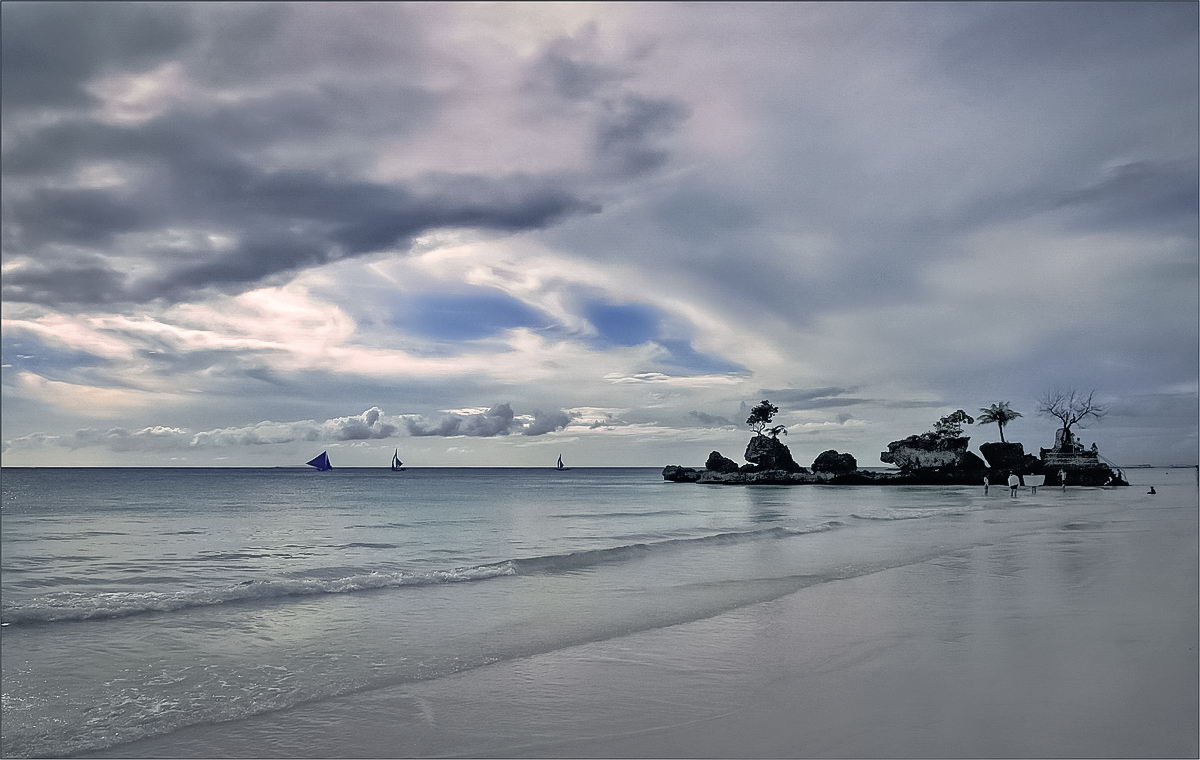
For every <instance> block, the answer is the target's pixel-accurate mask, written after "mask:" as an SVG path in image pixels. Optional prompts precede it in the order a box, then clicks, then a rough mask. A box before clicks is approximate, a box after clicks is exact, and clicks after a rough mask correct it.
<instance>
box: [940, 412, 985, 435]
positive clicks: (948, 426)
mask: <svg viewBox="0 0 1200 760" xmlns="http://www.w3.org/2000/svg"><path fill="white" fill-rule="evenodd" d="M973 422H975V419H974V418H973V417H971V415H969V414H967V413H966V412H964V411H963V410H962V409H959V410H958V411H956V412H955V413H954V414H947V415H946V416H945V417H943V418H941V419H940V420H938V421H937V424H935V425H934V426H933V434H934V435H935V436H936V437H937V438H939V439H941V440H943V441H949V440H953V439H955V438H961V437H962V434H963V429H962V426H963V425H964V424H965V425H970V424H972V423H973Z"/></svg>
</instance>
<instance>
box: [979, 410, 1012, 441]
mask: <svg viewBox="0 0 1200 760" xmlns="http://www.w3.org/2000/svg"><path fill="white" fill-rule="evenodd" d="M979 411H980V412H982V414H980V415H979V424H980V425H987V424H989V423H992V422H994V423H996V424H997V425H999V426H1000V443H1007V441H1005V440H1004V426H1005V425H1007V424H1008V423H1010V422H1012V421H1013V420H1015V419H1016V418H1018V417H1020V416H1021V413H1020V412H1014V411H1013V410H1012V409H1010V408H1009V406H1008V402H1007V401H1001V402H1000V403H999V404H992V405H991V406H989V407H987V408H984V407H980V408H979Z"/></svg>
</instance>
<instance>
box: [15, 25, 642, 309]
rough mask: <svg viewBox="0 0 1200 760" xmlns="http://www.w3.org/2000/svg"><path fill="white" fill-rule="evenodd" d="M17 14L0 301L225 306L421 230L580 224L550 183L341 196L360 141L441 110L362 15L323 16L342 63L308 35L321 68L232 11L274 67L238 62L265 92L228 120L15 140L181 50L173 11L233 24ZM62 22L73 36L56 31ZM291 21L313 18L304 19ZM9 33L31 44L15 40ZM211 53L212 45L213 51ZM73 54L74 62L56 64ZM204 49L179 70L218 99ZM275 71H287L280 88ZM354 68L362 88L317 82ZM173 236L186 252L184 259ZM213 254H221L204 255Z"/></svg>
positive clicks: (216, 72) (280, 33)
mask: <svg viewBox="0 0 1200 760" xmlns="http://www.w3.org/2000/svg"><path fill="white" fill-rule="evenodd" d="M27 5H28V4H21V3H18V4H16V10H15V11H13V12H10V4H8V3H5V4H4V8H5V17H4V18H5V27H4V34H5V49H4V76H5V80H4V86H5V127H6V130H5V147H4V153H3V156H2V160H3V166H4V175H5V190H4V223H3V242H4V253H5V259H6V262H8V263H9V265H10V267H9V270H8V271H7V272H6V275H5V280H4V288H3V296H4V298H5V299H6V300H13V301H35V302H40V303H45V304H58V305H65V304H100V303H107V302H118V301H125V302H147V301H150V300H153V299H157V298H164V299H167V300H177V299H184V298H188V297H189V296H190V295H191V294H192V293H195V292H196V291H201V290H204V289H207V288H215V289H218V290H221V291H225V292H237V291H239V290H243V289H246V288H249V287H252V286H254V285H255V284H256V283H259V282H261V281H263V280H265V279H267V278H270V277H271V276H272V275H276V274H282V273H289V272H293V271H296V270H298V269H301V268H304V267H309V266H316V265H320V264H324V263H327V262H330V261H334V260H337V259H341V258H345V257H351V256H358V255H362V254H367V253H372V252H378V251H383V250H389V249H394V248H400V249H403V248H405V247H406V246H407V245H408V243H409V241H410V240H411V239H412V237H413V236H415V235H419V234H421V233H423V232H425V231H428V230H430V229H435V228H443V227H474V228H485V229H492V230H502V231H524V230H533V229H540V228H543V227H545V226H547V225H550V224H553V223H554V222H555V221H557V220H559V219H561V218H562V217H564V216H567V215H570V214H577V213H583V212H590V211H595V210H596V207H595V206H594V205H593V204H591V203H588V202H586V201H584V200H582V199H581V198H580V197H579V196H578V195H577V194H576V192H575V191H574V190H573V189H572V188H571V187H570V186H569V185H568V182H567V180H565V179H563V178H561V177H552V176H546V177H539V176H533V175H527V174H520V173H510V174H508V175H505V176H500V177H495V176H484V175H482V174H475V173H463V174H449V173H442V174H426V175H423V176H421V177H419V178H415V179H411V180H409V181H407V182H404V183H400V182H396V183H385V182H373V181H367V180H361V179H354V178H353V177H354V173H355V172H354V170H355V167H356V166H357V165H358V164H365V163H367V162H370V161H371V160H373V153H374V151H376V150H377V149H378V145H377V144H375V143H374V140H375V139H376V138H380V139H396V138H397V136H399V135H403V134H405V133H407V132H408V131H409V130H410V129H411V128H412V126H413V125H415V124H419V123H423V122H424V121H425V120H427V119H428V117H429V116H430V115H431V114H432V113H434V112H435V111H436V110H437V109H438V108H439V105H440V100H441V99H442V98H443V97H445V96H444V95H440V94H435V93H434V92H433V91H432V90H430V89H427V88H422V87H420V86H417V85H415V84H411V82H412V81H413V80H412V79H411V78H409V77H408V76H407V73H408V72H407V69H406V68H405V66H406V65H407V64H406V63H405V58H406V55H408V56H411V55H412V54H411V53H408V54H406V53H404V52H403V51H396V50H394V49H391V48H388V45H393V46H394V45H395V41H394V40H391V39H390V38H387V37H386V36H385V35H380V33H378V32H372V31H371V25H370V24H364V23H362V20H361V19H360V18H359V15H360V14H361V13H362V12H365V11H364V8H365V7H363V6H360V7H358V8H357V9H356V10H355V11H353V12H350V13H348V14H340V15H339V14H333V15H329V16H328V18H325V22H327V23H328V24H331V25H332V26H333V27H334V28H336V29H339V30H342V31H345V33H346V35H343V36H348V37H349V38H351V39H357V40H358V43H356V44H355V45H354V46H352V47H353V48H354V49H342V43H339V42H337V40H338V39H340V38H339V35H335V34H329V35H328V36H324V37H321V38H320V39H319V45H318V46H319V47H321V51H323V52H325V53H327V54H328V56H329V57H327V58H325V59H322V58H321V57H320V56H318V55H316V53H315V52H314V53H313V54H312V55H310V56H308V57H303V56H301V57H299V58H297V57H296V56H297V53H296V51H294V50H285V49H283V48H286V47H287V46H286V45H282V43H281V42H280V40H281V39H286V35H285V31H286V30H285V29H284V27H285V26H286V24H285V21H287V20H288V19H290V18H292V17H293V16H294V15H295V13H299V12H300V11H299V10H298V9H296V8H289V9H288V12H287V13H284V12H282V11H279V10H275V9H273V8H272V7H269V6H268V7H265V8H264V7H262V6H255V7H252V8H251V9H249V10H232V11H231V14H232V17H236V18H242V19H243V20H244V21H246V23H247V24H248V25H249V26H250V27H252V28H255V29H258V30H259V31H261V32H262V33H263V34H264V35H267V36H266V38H264V39H263V40H261V43H260V44H259V45H258V47H259V48H262V49H264V50H273V51H276V52H278V53H279V56H277V59H270V58H269V57H267V58H264V57H261V56H254V57H253V61H252V65H251V64H247V67H246V68H245V69H244V70H242V71H240V72H239V76H241V77H245V76H246V75H247V72H251V73H254V75H255V76H257V77H260V78H261V81H262V84H263V85H264V86H262V87H259V88H250V89H249V90H248V94H247V95H245V96H244V97H239V98H237V99H236V101H235V102H234V103H233V104H232V105H231V104H228V103H226V102H224V101H223V100H221V99H217V100H211V99H210V100H204V101H203V102H198V103H183V102H181V103H174V102H173V103H171V104H170V107H169V109H162V110H161V112H159V113H158V114H157V115H154V116H152V118H144V119H142V120H141V121H140V122H139V123H130V122H128V121H125V122H121V121H116V122H114V121H112V120H111V119H108V120H104V121H102V120H100V119H99V117H97V116H95V115H94V113H93V112H92V111H84V110H78V109H77V110H76V111H75V112H74V113H73V114H70V115H68V113H69V112H63V113H62V114H61V115H60V118H56V119H53V120H46V119H33V120H26V121H24V122H18V120H17V111H18V110H20V108H24V109H26V110H27V111H28V112H29V113H30V114H33V115H37V113H38V112H36V111H34V110H33V109H35V108H39V109H42V110H43V111H44V110H45V109H47V108H50V107H53V106H56V105H59V104H64V105H75V106H89V107H94V106H96V105H97V104H98V103H97V102H94V101H93V99H92V98H91V96H88V95H87V92H86V89H85V86H86V85H88V84H89V83H92V82H94V81H95V79H96V77H98V76H101V75H104V74H112V73H116V74H128V73H140V72H144V71H146V70H148V68H150V67H152V65H154V64H156V63H159V62H161V60H163V59H164V56H165V55H167V54H169V53H171V52H174V51H176V49H178V48H180V47H181V46H183V45H184V43H186V42H188V39H189V37H188V35H187V34H186V30H187V29H188V28H189V27H188V24H187V23H185V18H184V13H185V11H190V12H192V14H193V18H192V19H191V21H192V23H193V25H196V24H200V25H205V24H206V25H214V24H215V25H217V26H221V25H222V24H223V23H227V22H229V20H230V18H231V16H230V14H210V13H208V11H207V10H205V9H203V6H191V5H189V6H181V7H179V8H175V7H173V6H167V8H170V10H165V9H164V8H163V7H162V6H152V5H140V4H139V5H133V4H131V5H129V6H126V5H122V4H110V3H94V4H85V5H83V6H75V5H73V4H72V5H62V6H57V7H58V9H57V10H56V9H55V8H54V6H53V4H51V5H52V7H51V9H50V10H37V9H33V8H29V7H27ZM35 5H36V4H35ZM76 11H78V12H79V18H80V19H82V22H81V21H79V20H78V19H76V18H75V17H74V16H72V15H71V14H72V13H74V12H76ZM396 12H397V13H400V12H402V9H401V10H398V11H396ZM303 13H305V14H309V15H312V14H315V15H316V16H317V17H318V20H319V19H320V18H324V17H323V16H322V14H323V13H324V11H322V10H321V9H320V8H304V9H303ZM10 16H11V17H12V22H13V23H12V24H11V25H10V24H9V20H10ZM93 17H94V18H93ZM346 19H349V21H346ZM309 20H310V21H311V20H312V19H309ZM87 22H94V23H93V25H92V26H91V27H88V26H87ZM325 22H323V23H325ZM81 23H83V26H81V25H80V24H81ZM26 31H27V32H28V34H29V36H30V38H31V39H33V40H36V41H37V45H31V44H29V43H28V42H27V41H26V40H25V38H24V37H22V36H21V34H22V33H23V32H26ZM226 31H227V32H229V33H233V32H234V31H235V30H226ZM235 36H236V35H235ZM402 36H403V35H402ZM217 37H218V38H219V39H220V40H221V42H220V43H219V44H227V43H228V41H229V36H228V34H223V35H217ZM77 38H79V39H80V40H82V41H80V43H79V44H78V45H77V47H78V48H79V49H78V50H74V49H66V50H61V51H58V50H57V47H61V46H63V45H68V46H69V45H71V44H73V43H72V41H73V40H76V39H77ZM10 42H11V43H12V47H11V49H10V46H9V45H10ZM217 44H218V43H217V42H214V41H213V40H212V39H211V38H210V37H207V36H206V37H204V38H202V39H199V40H197V41H195V42H194V46H199V47H200V48H203V49H204V51H206V52H204V54H202V55H199V56H196V55H193V57H192V58H188V57H183V58H180V59H178V60H180V61H186V62H187V67H188V68H187V69H186V70H187V71H188V72H189V74H190V75H191V76H193V77H199V78H200V79H201V80H202V81H208V82H212V81H221V80H222V72H223V71H225V70H226V69H225V68H223V67H225V66H227V64H226V63H223V62H215V63H214V62H213V57H214V51H213V50H209V49H208V48H205V45H208V46H209V47H211V46H213V45H217ZM250 47H254V46H250ZM326 48H330V49H328V50H326ZM47 50H49V51H51V52H49V53H48V52H47ZM321 51H317V52H321ZM193 52H194V51H193ZM334 53H336V55H334ZM389 53H391V55H389ZM60 56H61V58H62V60H59V57H60ZM47 57H48V58H49V59H50V63H47V64H46V65H43V63H44V62H43V60H42V59H43V58H47ZM196 57H198V58H199V59H200V61H201V63H196V62H195V60H194V59H195V58H196ZM216 57H217V58H220V57H221V56H216ZM393 59H395V60H393ZM280 60H282V61H284V62H291V65H292V69H291V70H288V71H287V72H286V76H285V77H283V78H282V79H281V78H280V73H281V72H280V69H281V68H282V67H283V64H282V63H280ZM323 60H332V61H336V63H335V64H334V65H333V66H332V67H330V66H328V65H325V64H323V63H322V61H323ZM364 61H365V63H369V64H371V65H373V66H374V68H371V67H370V66H366V65H365V63H364ZM396 61H399V62H398V63H397V62H396ZM383 62H386V66H387V67H390V68H385V69H383V68H381V67H384V65H385V63H383ZM354 63H358V64H363V65H364V70H366V71H367V73H363V71H359V72H356V73H355V74H349V73H348V74H347V75H346V76H344V77H342V78H337V77H336V76H334V75H332V74H329V73H328V71H334V72H337V71H338V70H339V69H338V67H340V66H345V67H349V66H350V65H351V64H354ZM322 66H324V67H323V68H322ZM381 71H384V72H385V73H386V74H387V75H385V74H383V73H380V72H381ZM246 81H247V80H245V79H242V80H239V83H242V84H244V83H245V82H246ZM10 95H11V98H12V106H13V107H12V108H10V103H9V99H10ZM139 118H140V117H139ZM385 135H386V138H385V137H384V136H385ZM631 139H632V138H631ZM97 165H101V166H106V167H108V169H109V171H110V173H115V175H116V176H117V181H109V182H106V183H101V185H102V186H99V187H96V186H80V183H79V182H77V181H76V179H75V178H76V177H77V176H78V175H79V174H80V173H81V172H84V171H86V170H88V169H89V168H93V167H95V166H97ZM317 166H319V167H321V168H320V169H317V168H314V167H317ZM181 231H182V233H183V234H185V235H190V239H189V240H188V241H187V242H186V243H184V244H181V242H180V240H179V239H178V238H179V235H180V233H181ZM210 236H215V237H217V238H220V239H221V240H223V241H225V242H223V243H221V244H213V243H211V242H210ZM229 241H232V243H231V244H230V243H229Z"/></svg>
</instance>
